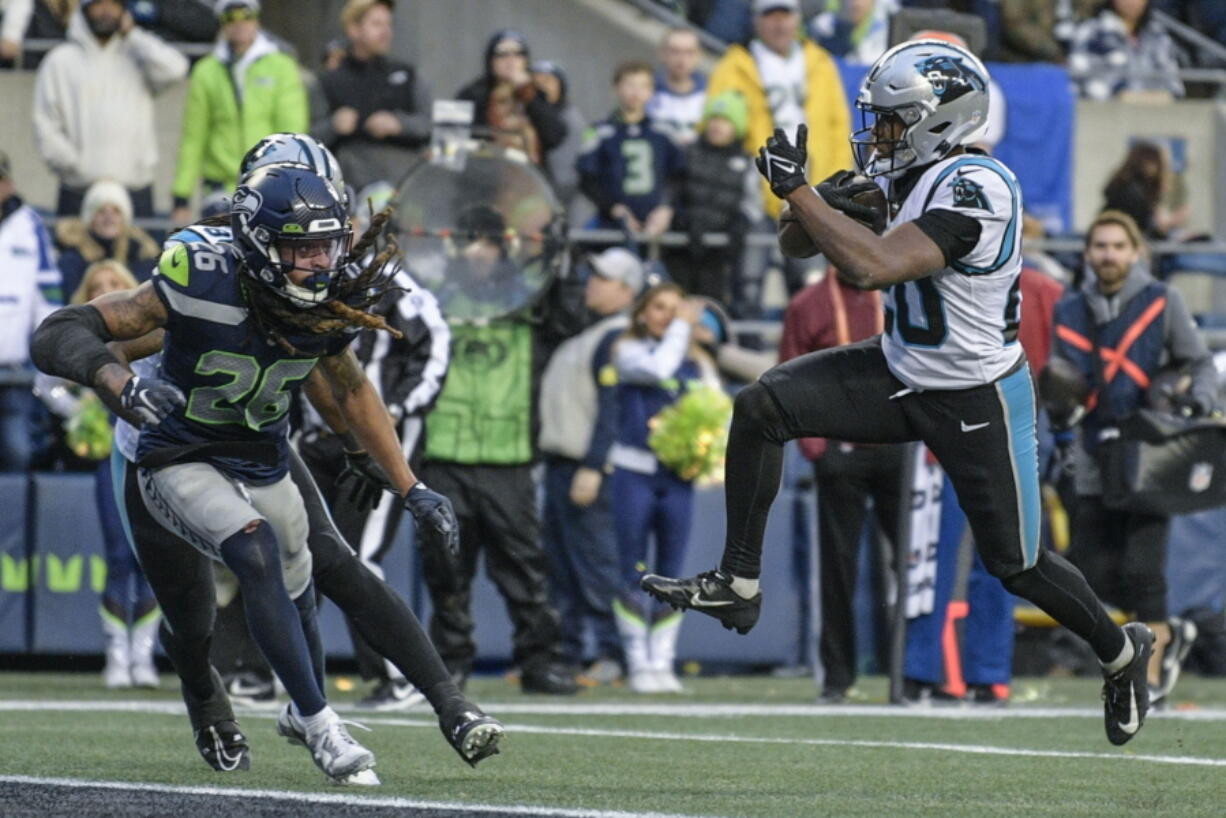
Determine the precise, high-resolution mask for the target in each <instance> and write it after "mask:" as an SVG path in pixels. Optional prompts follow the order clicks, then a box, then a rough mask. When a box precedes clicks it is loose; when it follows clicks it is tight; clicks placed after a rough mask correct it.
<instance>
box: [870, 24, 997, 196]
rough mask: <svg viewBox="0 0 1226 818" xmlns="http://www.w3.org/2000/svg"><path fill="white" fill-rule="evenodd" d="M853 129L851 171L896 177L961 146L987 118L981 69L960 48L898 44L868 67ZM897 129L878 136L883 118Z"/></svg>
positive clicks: (985, 74)
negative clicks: (892, 135)
mask: <svg viewBox="0 0 1226 818" xmlns="http://www.w3.org/2000/svg"><path fill="white" fill-rule="evenodd" d="M856 109H857V110H858V111H860V125H861V127H860V129H859V130H857V131H855V132H854V133H853V134H852V135H851V147H852V152H853V153H854V154H855V158H856V165H857V167H859V169H860V171H861V172H862V173H863V174H864V175H865V176H870V177H875V176H884V177H885V178H887V179H897V178H898V177H899V176H901V175H902V174H903V172H905V171H906V170H907V169H908V168H912V167H920V166H923V165H927V164H930V163H932V162H935V161H937V160H939V159H943V158H944V157H945V156H947V155H949V153H950V151H952V150H953V149H954V148H956V147H958V146H960V145H968V144H971V143H972V142H973V141H974V138H975V137H976V136H977V135H978V134H979V132H980V131H981V130H982V128H983V126H984V124H985V123H986V122H987V117H988V71H987V69H986V68H984V67H983V63H981V62H980V61H979V59H978V58H977V57H976V56H975V55H974V54H972V53H971V52H969V51H967V50H966V49H964V48H960V47H958V46H956V45H953V44H952V43H947V42H942V41H940V40H913V41H911V42H905V43H900V44H899V45H896V46H894V47H893V48H891V49H890V50H889V51H887V52H885V53H884V54H882V55H881V57H880V58H879V59H878V60H877V62H875V63H873V67H872V68H870V69H869V71H868V75H867V76H866V77H865V78H864V84H863V85H861V86H860V93H859V95H858V96H857V97H856ZM888 117H897V119H898V120H899V121H901V122H902V125H903V126H904V128H903V131H902V133H901V135H899V136H898V137H897V138H895V139H888V138H883V134H882V133H881V130H882V128H880V127H879V125H882V124H884V123H883V120H886V118H888Z"/></svg>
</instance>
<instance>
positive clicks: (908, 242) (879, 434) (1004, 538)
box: [642, 40, 1154, 744]
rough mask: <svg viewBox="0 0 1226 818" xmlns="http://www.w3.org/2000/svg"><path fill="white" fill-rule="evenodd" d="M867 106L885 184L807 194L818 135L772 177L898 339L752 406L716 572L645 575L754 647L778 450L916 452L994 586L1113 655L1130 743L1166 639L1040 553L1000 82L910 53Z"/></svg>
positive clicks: (968, 57)
mask: <svg viewBox="0 0 1226 818" xmlns="http://www.w3.org/2000/svg"><path fill="white" fill-rule="evenodd" d="M856 107H857V108H858V109H859V110H860V111H861V114H862V116H863V118H864V127H863V128H861V129H860V130H859V131H857V132H856V133H855V134H853V136H852V147H853V149H854V152H855V155H856V163H857V165H858V166H859V170H860V172H861V173H863V174H865V175H867V176H870V177H873V180H871V181H861V182H855V181H851V180H850V176H851V174H836V176H835V177H831V179H830V180H827V181H826V182H823V183H822V184H821V185H818V186H817V188H816V189H814V188H812V187H810V186H809V185H808V184H807V183H806V182H805V177H804V167H805V162H806V160H807V156H806V149H805V144H806V130H807V129H806V127H805V126H804V125H801V126H799V128H798V132H797V135H796V140H795V143H793V142H790V141H789V139H788V136H787V135H786V134H784V133H783V132H782V131H781V130H776V131H775V135H774V136H773V137H772V138H771V139H769V140H767V143H766V145H765V147H763V148H762V150H761V152H760V154H759V159H758V168H759V170H760V171H761V172H762V175H763V176H765V177H766V179H767V181H768V182H769V183H770V185H771V190H772V191H773V192H774V194H775V195H776V196H778V197H779V198H781V199H785V200H786V201H787V202H788V204H789V205H790V207H791V209H792V212H793V213H794V214H795V215H796V217H797V219H798V220H799V222H800V224H801V226H803V228H804V230H805V232H806V233H807V234H808V235H809V237H810V238H811V239H812V240H813V243H814V244H815V245H816V246H817V247H818V248H819V249H820V250H821V251H822V252H823V253H825V255H826V257H827V258H828V259H829V260H830V262H831V263H832V264H833V265H835V267H837V268H838V270H839V274H840V275H842V276H843V277H844V278H846V279H847V280H848V281H850V282H851V283H853V284H855V285H856V286H859V287H863V288H871V289H882V290H886V293H885V297H884V298H883V299H882V300H883V302H884V305H885V312H886V314H885V332H884V334H882V335H880V336H877V337H874V338H871V339H868V340H865V341H861V342H859V343H855V344H850V345H848V346H843V347H838V348H835V349H830V350H823V351H820V352H815V353H811V354H808V355H804V356H801V357H799V358H794V359H792V360H790V361H788V362H786V363H784V364H781V365H779V366H777V367H775V368H774V369H772V370H770V371H768V372H767V373H766V374H764V375H763V376H762V377H761V379H760V380H759V381H758V382H757V383H755V384H753V385H751V386H749V387H748V388H746V389H744V390H743V391H742V392H740V393H739V394H738V395H737V398H736V404H735V411H734V414H733V419H732V429H731V432H730V435H729V441H728V460H727V469H726V472H727V490H726V497H727V516H728V525H727V540H726V542H725V547H724V555H723V559H722V561H721V565H720V567H719V568H718V569H716V570H713V571H708V572H705V573H703V574H699V575H698V576H696V577H692V578H689V579H680V580H678V579H670V578H667V577H658V576H653V575H648V576H646V577H644V578H643V580H642V583H643V587H644V588H645V589H646V590H648V591H649V592H650V593H652V594H654V595H655V596H656V597H657V598H659V599H661V600H663V601H666V602H669V603H672V604H673V605H675V606H677V607H684V608H693V609H694V610H697V611H701V612H702V613H705V614H708V615H710V616H713V617H715V618H717V619H719V620H720V621H721V622H722V623H723V624H724V625H725V627H728V628H736V629H737V630H738V631H740V632H741V633H745V632H748V630H749V629H750V628H752V627H753V625H754V623H755V622H756V621H757V619H758V614H759V611H760V609H761V602H762V594H761V591H760V590H759V587H758V585H759V583H758V577H759V573H760V564H761V552H762V537H763V532H764V530H765V526H766V517H767V512H768V511H769V510H770V506H771V503H772V502H773V500H774V497H775V494H776V492H777V491H778V488H779V476H780V468H781V463H782V445H783V443H784V442H785V441H787V440H791V439H794V438H797V437H828V438H834V439H837V440H846V441H851V442H855V443H902V442H907V441H914V440H921V441H923V442H924V443H925V444H926V445H927V446H928V448H929V449H930V450H931V451H932V452H933V453H934V454H936V456H937V457H938V458H939V459H940V461H941V465H942V466H943V467H944V468H945V471H946V473H947V474H948V475H949V478H950V480H951V481H952V482H953V485H954V487H955V489H956V490H957V493H958V499H959V502H960V504H961V506H962V509H963V511H965V512H966V515H967V518H968V520H969V522H970V526H971V529H972V531H973V533H974V535H975V543H976V546H977V547H978V548H979V553H980V555H981V556H982V558H983V562H984V564H985V565H986V566H987V568H988V570H989V571H991V572H992V573H993V574H994V575H995V576H997V577H999V578H1000V579H1001V581H1002V582H1003V583H1004V585H1005V587H1006V588H1007V589H1008V590H1009V591H1010V592H1012V593H1014V594H1017V595H1018V596H1021V597H1023V598H1024V599H1027V600H1029V601H1030V602H1032V603H1034V604H1035V605H1037V606H1038V607H1039V608H1041V609H1042V610H1044V611H1046V612H1047V613H1048V614H1050V615H1051V616H1052V617H1053V618H1054V619H1055V620H1056V621H1057V622H1059V623H1060V624H1062V625H1064V626H1066V627H1067V628H1069V630H1071V631H1073V632H1074V633H1076V634H1078V635H1079V636H1081V637H1082V638H1083V639H1085V640H1086V641H1087V642H1089V644H1090V646H1091V647H1092V648H1093V649H1094V652H1095V653H1096V654H1097V655H1098V658H1099V660H1100V661H1101V662H1102V665H1103V674H1104V677H1105V682H1104V685H1103V700H1104V705H1105V706H1104V716H1105V720H1106V730H1107V737H1108V739H1109V740H1110V741H1111V742H1112V743H1114V744H1123V743H1124V742H1126V741H1128V740H1129V739H1131V738H1132V737H1133V736H1134V735H1135V734H1136V732H1137V730H1138V729H1140V727H1141V724H1142V722H1143V721H1144V718H1145V714H1146V710H1147V709H1148V706H1149V692H1148V688H1147V683H1146V665H1147V663H1148V660H1149V655H1150V652H1151V649H1152V644H1153V639H1154V637H1153V633H1152V632H1150V630H1149V629H1148V628H1147V627H1145V625H1143V624H1141V623H1130V624H1129V625H1127V626H1125V627H1124V628H1120V627H1119V626H1118V625H1116V624H1115V623H1114V622H1113V621H1112V620H1111V618H1110V616H1109V615H1108V614H1107V612H1106V610H1105V609H1104V608H1103V605H1102V603H1101V602H1100V601H1099V600H1098V598H1097V597H1096V596H1095V595H1094V593H1093V591H1092V590H1091V589H1090V586H1089V585H1088V584H1087V583H1086V581H1085V578H1084V577H1083V576H1082V575H1081V573H1080V572H1078V571H1077V569H1076V568H1074V567H1073V566H1072V565H1071V564H1069V563H1068V562H1067V561H1066V560H1065V559H1064V558H1063V557H1061V556H1060V555H1059V554H1058V553H1056V552H1054V551H1045V550H1043V549H1041V548H1040V546H1039V527H1040V519H1039V513H1040V501H1039V480H1038V456H1037V447H1036V443H1035V430H1034V424H1035V407H1034V391H1033V387H1032V385H1031V379H1030V372H1029V368H1028V367H1027V364H1026V358H1025V354H1024V353H1023V352H1022V349H1021V345H1020V344H1018V343H1017V326H1018V320H1019V306H1020V303H1021V301H1020V296H1019V293H1018V275H1019V273H1020V270H1021V245H1020V242H1021V239H1020V233H1021V216H1022V203H1021V191H1020V189H1019V187H1018V184H1017V180H1016V179H1015V178H1014V176H1013V174H1012V172H1011V171H1009V169H1008V168H1007V167H1005V166H1004V165H1003V164H1002V163H1001V162H999V161H998V160H996V159H993V158H991V157H988V156H986V155H983V154H981V153H978V152H976V151H975V150H974V149H972V148H969V147H966V146H970V145H973V144H974V143H975V142H976V141H977V140H978V139H979V136H980V134H981V132H982V131H983V129H984V127H985V126H986V124H987V112H988V73H987V71H986V69H985V68H984V67H983V65H982V63H980V62H979V60H978V59H977V58H975V57H974V56H973V55H972V54H971V53H970V52H968V51H966V50H965V49H963V48H960V47H958V46H954V45H950V44H948V43H944V42H939V41H935V40H918V41H912V42H907V43H903V44H901V45H898V46H896V47H894V48H892V49H890V50H889V51H888V52H886V53H885V54H883V55H882V56H881V58H880V59H879V60H878V61H877V62H876V63H875V64H874V65H873V67H872V68H870V69H869V72H868V75H867V77H866V78H865V80H864V84H863V86H862V87H861V90H860V93H859V97H858V99H857V101H856ZM878 179H880V180H885V182H886V185H887V189H888V191H889V198H890V205H891V207H890V210H891V217H890V218H889V220H888V225H887V229H886V231H885V233H884V234H883V235H877V234H875V233H874V232H873V231H872V230H870V229H869V228H867V227H864V226H863V224H858V223H856V222H855V221H853V220H852V219H849V218H847V215H855V216H857V217H858V218H860V219H862V220H863V221H866V222H871V221H873V216H874V215H875V214H874V213H872V212H866V211H871V208H867V207H866V206H865V205H864V204H863V202H862V201H856V197H857V196H858V195H859V194H861V193H864V192H866V186H873V185H876V184H877V181H875V180H878ZM845 214H846V215H845Z"/></svg>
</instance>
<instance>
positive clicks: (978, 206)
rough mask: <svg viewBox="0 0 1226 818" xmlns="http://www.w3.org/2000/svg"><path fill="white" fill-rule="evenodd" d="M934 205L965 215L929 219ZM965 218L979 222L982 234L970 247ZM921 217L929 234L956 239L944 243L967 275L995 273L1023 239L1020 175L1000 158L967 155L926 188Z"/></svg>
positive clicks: (951, 264) (947, 253) (952, 260)
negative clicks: (1015, 175)
mask: <svg viewBox="0 0 1226 818" xmlns="http://www.w3.org/2000/svg"><path fill="white" fill-rule="evenodd" d="M920 192H921V191H916V192H915V193H913V194H912V195H918V194H919V193H920ZM934 210H945V211H949V212H950V213H951V214H956V215H958V216H962V217H964V218H963V219H957V218H953V219H951V218H950V217H949V216H946V215H938V216H934V217H931V218H929V219H923V216H924V215H927V214H928V213H929V212H931V211H934ZM965 219H970V220H973V221H976V222H978V223H979V235H978V237H977V238H976V241H975V243H974V245H973V246H972V247H971V248H970V249H966V243H967V242H968V241H969V240H970V239H971V238H972V234H971V232H970V231H971V228H970V227H969V225H968V224H967V222H966V221H965ZM916 221H917V224H918V226H919V227H920V229H921V230H924V231H925V234H927V235H930V236H932V235H933V234H935V236H933V241H935V242H937V243H938V244H941V242H942V241H947V242H949V243H950V246H948V247H947V246H942V248H941V249H942V251H943V252H944V253H945V258H946V264H947V265H948V266H949V267H951V268H953V269H954V270H956V271H958V272H960V273H963V274H964V275H987V274H989V273H994V272H996V271H997V270H999V269H1001V268H1002V267H1004V266H1005V265H1006V264H1008V263H1009V260H1010V259H1012V258H1013V257H1014V256H1015V255H1016V253H1017V251H1018V246H1019V242H1020V241H1021V226H1022V196H1021V192H1020V189H1019V187H1018V184H1017V180H1016V179H1014V178H1013V174H1012V173H1011V172H1010V171H1009V170H1008V169H1007V168H1005V167H1004V166H1003V165H1001V164H1000V163H999V162H997V161H996V160H995V159H992V158H990V157H986V156H979V155H975V154H971V155H967V156H964V157H962V158H961V159H959V160H958V161H956V162H953V163H951V164H949V165H947V166H946V167H945V168H944V169H943V170H942V171H941V173H940V175H938V176H937V177H936V180H935V181H934V183H933V185H932V187H931V188H930V189H929V190H928V192H927V194H926V200H925V204H924V212H923V214H921V218H920V219H918V220H916ZM925 228H928V229H931V230H933V233H932V234H929V233H928V230H926V229H925ZM936 236H941V237H942V238H940V239H938V238H937V237H936Z"/></svg>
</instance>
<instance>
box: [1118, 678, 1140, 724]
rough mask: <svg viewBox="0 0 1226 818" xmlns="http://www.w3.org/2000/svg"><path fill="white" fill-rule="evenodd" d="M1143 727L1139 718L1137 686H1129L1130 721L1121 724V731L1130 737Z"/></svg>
mask: <svg viewBox="0 0 1226 818" xmlns="http://www.w3.org/2000/svg"><path fill="white" fill-rule="evenodd" d="M1140 727H1141V721H1140V719H1138V718H1137V688H1136V685H1131V684H1130V685H1128V721H1122V722H1120V729H1121V730H1123V731H1124V732H1125V733H1127V734H1128V735H1132V734H1133V733H1135V732H1137V730H1138V729H1140Z"/></svg>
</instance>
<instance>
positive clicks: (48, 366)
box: [30, 304, 119, 386]
mask: <svg viewBox="0 0 1226 818" xmlns="http://www.w3.org/2000/svg"><path fill="white" fill-rule="evenodd" d="M109 340H111V334H110V332H108V331H107V328H106V321H105V320H104V319H103V318H102V313H100V312H98V310H97V309H96V308H94V307H91V306H90V305H89V304H79V305H77V306H73V307H64V308H63V309H60V310H56V311H55V312H53V313H51V315H49V316H47V318H46V320H44V321H43V322H42V323H41V324H39V326H38V329H36V330H35V331H34V337H33V339H31V341H30V358H31V360H33V361H34V365H35V366H36V367H38V368H39V370H41V371H42V372H45V373H46V374H48V375H54V376H56V377H58V378H67V379H68V380H70V381H73V382H75V383H79V384H81V385H82V386H93V383H94V375H95V373H97V372H98V370H99V369H101V368H102V367H104V366H106V365H107V364H117V363H119V359H118V358H116V357H115V355H114V354H113V353H112V352H111V351H110V350H109V349H107V348H106V342H107V341H109Z"/></svg>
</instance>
